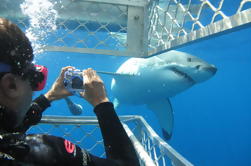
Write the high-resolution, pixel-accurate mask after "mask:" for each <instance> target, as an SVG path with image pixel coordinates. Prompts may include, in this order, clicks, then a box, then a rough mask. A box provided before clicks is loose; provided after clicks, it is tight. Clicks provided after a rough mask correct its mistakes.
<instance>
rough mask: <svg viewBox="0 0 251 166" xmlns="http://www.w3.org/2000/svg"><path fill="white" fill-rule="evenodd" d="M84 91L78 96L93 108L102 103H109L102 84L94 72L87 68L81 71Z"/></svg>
mask: <svg viewBox="0 0 251 166" xmlns="http://www.w3.org/2000/svg"><path fill="white" fill-rule="evenodd" d="M83 78H84V87H85V91H84V92H82V93H80V95H81V96H82V97H83V98H85V99H86V100H87V101H88V102H89V103H90V104H92V105H93V106H94V107H95V106H96V105H98V104H100V103H103V102H109V99H108V98H107V96H106V91H105V87H104V83H103V81H102V80H101V78H100V77H99V76H98V75H97V73H96V71H95V70H93V69H91V68H89V69H87V70H84V71H83Z"/></svg>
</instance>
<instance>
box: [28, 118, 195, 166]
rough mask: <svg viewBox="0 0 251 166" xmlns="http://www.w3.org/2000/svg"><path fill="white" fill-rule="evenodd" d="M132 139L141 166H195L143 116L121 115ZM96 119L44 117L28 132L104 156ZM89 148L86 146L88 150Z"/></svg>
mask: <svg viewBox="0 0 251 166" xmlns="http://www.w3.org/2000/svg"><path fill="white" fill-rule="evenodd" d="M120 120H121V122H122V123H123V126H124V128H125V130H126V132H127V134H128V136H129V137H130V139H131V140H132V142H133V144H134V147H135V149H136V151H137V154H138V157H139V159H140V162H141V165H142V166H154V165H160V166H162V165H163V166H164V165H168V162H169V163H173V165H174V166H192V165H193V164H191V163H190V162H189V161H187V160H186V159H185V158H184V157H183V156H181V155H180V154H179V153H178V152H176V151H175V150H174V149H173V148H172V147H171V146H170V145H169V144H167V143H166V142H165V141H163V140H162V139H161V138H160V137H159V136H158V135H157V134H156V133H155V132H154V130H153V129H152V128H151V127H150V125H148V123H147V122H146V121H145V120H144V118H143V117H141V116H136V115H134V116H133V115H131V116H120ZM98 128H99V127H98V121H97V119H96V117H69V116H43V118H42V120H41V123H40V124H39V125H36V126H34V127H32V128H31V129H30V130H29V131H28V132H29V133H45V134H53V135H57V136H61V137H64V138H67V139H69V140H71V141H72V142H74V143H76V144H78V145H79V146H81V147H84V148H86V149H87V150H88V151H89V152H91V153H94V154H96V155H99V156H101V157H104V156H105V154H104V145H103V140H102V137H101V134H100V132H99V130H98ZM86 146H87V147H86Z"/></svg>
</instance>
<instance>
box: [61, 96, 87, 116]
mask: <svg viewBox="0 0 251 166" xmlns="http://www.w3.org/2000/svg"><path fill="white" fill-rule="evenodd" d="M64 99H65V101H66V104H67V106H68V108H69V110H70V111H71V113H72V115H80V114H82V112H83V111H82V110H83V108H82V106H81V105H80V104H76V103H73V102H72V101H71V99H70V98H69V97H66V98H64Z"/></svg>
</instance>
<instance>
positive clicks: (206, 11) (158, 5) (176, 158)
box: [0, 0, 251, 166]
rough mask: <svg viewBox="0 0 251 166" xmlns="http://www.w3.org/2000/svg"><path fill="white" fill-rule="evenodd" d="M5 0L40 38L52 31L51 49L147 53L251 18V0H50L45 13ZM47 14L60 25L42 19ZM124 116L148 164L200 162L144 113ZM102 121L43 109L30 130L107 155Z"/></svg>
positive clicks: (6, 9)
mask: <svg viewBox="0 0 251 166" xmlns="http://www.w3.org/2000/svg"><path fill="white" fill-rule="evenodd" d="M2 1H3V2H2ZM2 1H1V2H2V3H1V5H0V16H1V17H6V18H8V19H10V20H12V21H13V22H15V23H17V24H18V25H19V26H21V27H24V29H29V28H33V30H31V31H30V32H31V33H32V32H33V31H38V30H39V28H41V27H42V28H46V29H47V31H46V32H45V33H44V34H43V33H40V37H41V35H42V37H43V35H44V36H45V38H46V36H49V39H50V42H49V45H48V44H47V45H46V44H41V47H42V48H43V50H45V51H52V52H53V51H56V52H58V51H59V52H60V51H61V52H77V53H88V54H102V55H114V56H133V57H148V56H153V55H157V54H159V53H162V52H165V51H168V50H171V49H176V48H179V47H182V46H184V45H187V44H192V43H194V42H196V41H200V40H203V39H207V38H210V37H214V36H216V35H222V34H226V33H228V32H232V31H236V30H239V29H242V28H246V27H248V26H250V25H251V24H250V23H251V0H234V1H231V2H230V1H227V0H55V1H53V0H51V1H48V3H49V2H50V3H49V4H53V5H51V6H50V5H48V4H47V7H48V6H49V7H48V8H47V11H46V12H44V11H43V10H42V8H41V6H43V2H45V1H43V0H31V1H29V0H16V1H15V3H13V2H12V1H8V0H2ZM24 2H27V3H28V5H27V4H26V5H25V4H24ZM32 3H38V5H39V6H40V7H39V8H37V9H36V10H34V12H33V13H32V14H31V15H33V16H35V17H36V14H39V13H40V14H41V13H42V14H43V16H44V17H43V19H42V20H40V21H38V22H36V23H34V22H33V20H32V19H31V18H30V15H29V13H28V14H27V13H25V12H24V11H25V9H27V8H28V7H29V5H31V4H32ZM48 10H49V11H51V12H48ZM48 14H51V15H48ZM53 16H54V17H53ZM48 20H51V21H52V22H54V24H55V26H49V25H47V24H46V25H45V24H43V23H44V22H46V21H48ZM54 24H53V25H54ZM43 32H44V31H43ZM100 34H103V35H100ZM28 36H29V35H28ZM33 38H35V40H36V36H35V37H34V36H33ZM120 119H121V121H122V123H123V125H124V128H125V129H126V131H127V133H128V135H129V137H130V138H131V140H132V141H133V143H134V146H135V148H136V150H137V153H138V156H139V158H140V161H141V164H142V165H149V166H153V165H163V166H165V165H173V166H191V165H193V164H191V163H190V162H189V161H187V160H186V159H185V158H184V157H182V156H181V155H180V154H179V153H178V152H176V151H175V150H174V149H173V148H172V147H171V146H170V145H169V144H167V143H166V142H164V141H163V140H162V139H161V138H160V137H159V136H158V135H157V134H156V133H155V132H154V131H153V130H152V128H151V127H150V126H149V125H148V124H147V122H146V121H145V120H144V118H143V117H141V116H121V117H120ZM83 126H84V127H83ZM98 128H99V127H98V122H97V119H96V118H95V117H78V118H76V117H59V116H44V117H43V118H42V121H41V123H40V124H39V125H37V126H34V127H33V128H32V129H31V130H30V131H31V132H39V133H47V134H52V133H53V134H54V135H55V134H56V135H59V136H63V137H65V138H67V139H69V140H71V141H72V142H74V143H76V144H78V145H80V146H82V144H83V143H84V142H86V141H89V142H92V145H91V146H90V147H86V144H85V148H87V150H88V151H90V152H93V151H94V150H95V152H96V151H97V152H98V153H99V155H100V156H104V155H105V154H104V150H103V141H102V137H101V135H100V133H99V129H98ZM77 133H78V134H77ZM93 135H95V136H93ZM88 145H89V144H88ZM95 154H96V153H95Z"/></svg>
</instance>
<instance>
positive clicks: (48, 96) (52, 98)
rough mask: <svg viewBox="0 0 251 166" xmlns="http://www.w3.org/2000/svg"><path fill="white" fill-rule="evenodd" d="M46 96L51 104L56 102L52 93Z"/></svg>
mask: <svg viewBox="0 0 251 166" xmlns="http://www.w3.org/2000/svg"><path fill="white" fill-rule="evenodd" d="M44 96H45V98H46V99H47V100H49V101H50V102H52V101H54V100H56V98H55V96H54V95H52V94H51V93H50V91H49V92H47V93H46V94H45V95H44Z"/></svg>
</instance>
